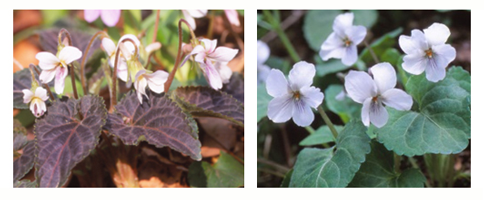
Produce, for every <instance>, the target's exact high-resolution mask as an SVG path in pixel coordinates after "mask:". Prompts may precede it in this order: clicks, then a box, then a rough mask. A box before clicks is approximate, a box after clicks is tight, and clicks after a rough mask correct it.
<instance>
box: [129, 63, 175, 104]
mask: <svg viewBox="0 0 484 200" xmlns="http://www.w3.org/2000/svg"><path fill="white" fill-rule="evenodd" d="M167 79H168V73H167V72H165V71H161V70H158V71H156V72H154V73H149V72H148V71H146V70H144V69H142V70H139V71H138V72H137V73H136V76H135V81H134V88H135V89H136V94H137V95H138V99H139V102H140V103H141V104H142V103H143V96H142V95H145V96H146V98H148V96H147V95H146V86H148V87H149V88H150V89H151V91H153V92H156V93H158V94H160V93H162V92H164V90H165V82H166V80H167Z"/></svg>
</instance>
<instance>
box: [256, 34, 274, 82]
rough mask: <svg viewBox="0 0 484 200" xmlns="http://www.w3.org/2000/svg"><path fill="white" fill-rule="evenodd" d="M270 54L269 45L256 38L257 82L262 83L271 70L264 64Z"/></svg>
mask: <svg viewBox="0 0 484 200" xmlns="http://www.w3.org/2000/svg"><path fill="white" fill-rule="evenodd" d="M270 54H271V50H270V49H269V46H268V45H267V44H266V43H265V42H263V41H261V40H257V84H259V83H264V82H265V81H266V79H267V76H268V75H269V72H270V71H271V68H270V67H269V66H267V65H265V64H264V63H265V62H266V61H267V59H269V56H270Z"/></svg>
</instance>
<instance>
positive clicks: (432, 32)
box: [423, 23, 450, 46]
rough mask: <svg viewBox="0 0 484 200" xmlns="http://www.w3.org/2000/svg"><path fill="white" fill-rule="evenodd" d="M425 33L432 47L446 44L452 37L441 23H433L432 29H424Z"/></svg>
mask: <svg viewBox="0 0 484 200" xmlns="http://www.w3.org/2000/svg"><path fill="white" fill-rule="evenodd" d="M423 32H424V33H425V38H426V39H427V41H428V43H429V44H430V45H432V46H434V45H441V44H444V43H445V42H446V41H447V38H449V36H450V30H449V28H447V26H446V25H444V24H441V23H433V24H432V25H431V26H430V27H428V28H427V29H424V30H423Z"/></svg>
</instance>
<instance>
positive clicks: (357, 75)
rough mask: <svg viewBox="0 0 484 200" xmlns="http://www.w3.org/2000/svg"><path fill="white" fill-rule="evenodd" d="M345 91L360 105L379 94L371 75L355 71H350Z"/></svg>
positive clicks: (346, 79) (346, 78)
mask: <svg viewBox="0 0 484 200" xmlns="http://www.w3.org/2000/svg"><path fill="white" fill-rule="evenodd" d="M345 89H346V92H347V93H348V96H349V97H350V98H351V99H353V101H356V102H358V103H363V102H364V101H365V100H366V99H368V98H371V97H374V96H376V94H377V89H376V85H375V82H374V81H373V79H371V77H370V75H368V74H367V73H365V72H360V71H354V70H350V72H349V73H348V75H346V77H345Z"/></svg>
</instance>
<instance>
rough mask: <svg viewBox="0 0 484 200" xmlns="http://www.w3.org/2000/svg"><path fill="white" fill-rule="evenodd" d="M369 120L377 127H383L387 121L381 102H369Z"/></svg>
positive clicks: (385, 111)
mask: <svg viewBox="0 0 484 200" xmlns="http://www.w3.org/2000/svg"><path fill="white" fill-rule="evenodd" d="M370 121H371V123H372V124H373V125H375V126H376V127H377V128H381V127H383V126H384V125H385V124H386V123H387V121H388V112H387V109H386V108H385V107H383V105H382V103H381V102H374V101H372V102H371V103H370Z"/></svg>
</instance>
